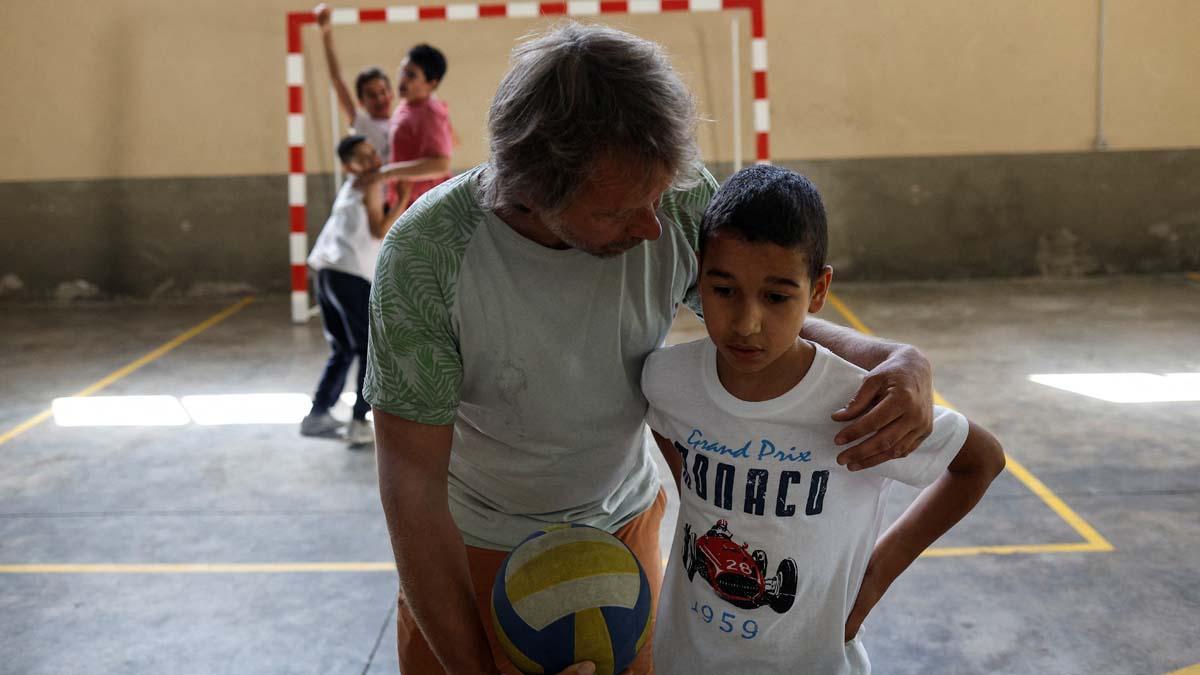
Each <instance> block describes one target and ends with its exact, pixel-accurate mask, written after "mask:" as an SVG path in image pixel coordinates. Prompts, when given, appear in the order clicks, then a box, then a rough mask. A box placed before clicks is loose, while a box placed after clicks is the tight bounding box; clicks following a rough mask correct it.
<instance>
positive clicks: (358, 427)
mask: <svg viewBox="0 0 1200 675" xmlns="http://www.w3.org/2000/svg"><path fill="white" fill-rule="evenodd" d="M346 441H347V442H349V443H350V446H351V447H355V446H359V445H370V444H372V443H374V442H375V429H373V428H372V427H371V423H370V422H368V421H366V420H350V426H349V427H347V428H346Z"/></svg>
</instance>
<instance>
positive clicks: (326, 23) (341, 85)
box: [313, 3, 356, 124]
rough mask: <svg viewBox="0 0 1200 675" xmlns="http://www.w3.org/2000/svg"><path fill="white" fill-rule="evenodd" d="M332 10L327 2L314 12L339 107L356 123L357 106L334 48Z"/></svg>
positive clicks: (349, 119)
mask: <svg viewBox="0 0 1200 675" xmlns="http://www.w3.org/2000/svg"><path fill="white" fill-rule="evenodd" d="M331 11H332V10H330V9H329V7H328V6H327V5H326V4H325V3H321V4H319V5H317V7H316V9H314V10H313V14H315V15H316V17H317V25H318V26H319V27H320V29H321V44H322V45H323V46H324V47H325V65H327V66H329V81H330V83H332V84H333V90H334V91H336V92H337V99H338V107H340V108H341V109H342V112H343V113H345V114H346V119H347V122H346V123H347V124H354V114H355V112H356V108H355V105H354V99H353V98H352V97H351V96H350V89H349V87H347V86H346V83H345V82H343V81H342V68H341V66H340V65H338V58H337V52H335V51H334V50H333V26H332V25H330V14H331Z"/></svg>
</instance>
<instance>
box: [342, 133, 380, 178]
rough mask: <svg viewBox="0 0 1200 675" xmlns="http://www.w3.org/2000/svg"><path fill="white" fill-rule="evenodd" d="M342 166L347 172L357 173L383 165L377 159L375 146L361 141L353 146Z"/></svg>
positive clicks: (376, 168) (369, 170) (368, 171)
mask: <svg viewBox="0 0 1200 675" xmlns="http://www.w3.org/2000/svg"><path fill="white" fill-rule="evenodd" d="M342 166H343V167H344V168H345V169H346V172H347V173H352V174H355V175H358V174H363V173H370V172H371V171H376V170H378V169H379V167H380V166H383V161H382V160H380V159H379V153H378V152H376V150H375V146H373V145H371V144H370V143H368V142H366V141H363V142H362V143H359V144H358V145H356V146H354V153H353V154H352V156H351V157H350V161H349V162H345V163H344V164H343V165H342Z"/></svg>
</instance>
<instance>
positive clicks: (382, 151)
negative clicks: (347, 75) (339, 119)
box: [313, 3, 392, 161]
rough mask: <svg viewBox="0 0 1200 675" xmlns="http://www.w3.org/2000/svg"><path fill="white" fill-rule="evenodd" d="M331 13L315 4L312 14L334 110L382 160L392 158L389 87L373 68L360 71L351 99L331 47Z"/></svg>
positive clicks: (379, 73) (382, 75)
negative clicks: (389, 129) (323, 51)
mask: <svg viewBox="0 0 1200 675" xmlns="http://www.w3.org/2000/svg"><path fill="white" fill-rule="evenodd" d="M331 13H332V12H331V10H330V9H329V7H328V6H327V5H325V4H324V3H322V4H320V5H317V7H316V9H314V10H313V14H314V15H315V16H316V17H317V25H318V26H319V27H320V29H321V44H322V45H324V47H325V65H327V66H328V67H329V81H330V82H331V83H332V84H333V90H334V92H336V93H337V101H338V108H340V109H341V111H342V114H343V115H345V116H346V124H348V125H349V127H350V129H351V130H352V132H353V133H355V134H358V135H360V136H365V137H366V139H367V141H369V142H370V143H371V145H372V146H373V147H374V148H375V152H377V153H378V154H379V157H380V158H381V159H383V160H384V161H388V159H389V158H390V157H391V156H392V151H391V141H390V139H389V138H388V125H389V124H390V122H391V116H392V85H391V82H389V81H388V76H387V75H386V74H385V73H384V72H383V71H382V70H380V69H379V68H378V67H376V66H371V67H369V68H366V69H364V70H363V71H362V72H360V73H359V74H358V76H357V77H355V78H354V94H355V98H357V100H358V103H357V105H356V104H355V98H351V97H350V89H349V88H348V87H347V86H346V82H345V81H344V80H342V69H341V66H340V65H339V64H338V57H337V52H336V51H334V48H333V26H332V25H331V24H330V15H331Z"/></svg>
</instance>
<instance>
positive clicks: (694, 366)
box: [642, 166, 1004, 675]
mask: <svg viewBox="0 0 1200 675" xmlns="http://www.w3.org/2000/svg"><path fill="white" fill-rule="evenodd" d="M700 237H701V243H700V255H701V267H700V278H699V289H700V295H701V300H702V303H703V310H704V321H705V327H706V329H707V330H708V334H709V338H708V339H705V340H700V341H697V342H692V343H689V344H684V345H678V346H675V347H671V348H668V349H663V350H659V351H657V352H655V353H653V354H651V355H650V357H649V358H648V359H647V361H646V365H645V368H644V370H643V374H642V388H643V391H644V392H645V394H646V398H647V399H648V401H649V404H650V409H649V413H648V416H647V421H648V423H649V424H650V427H651V428H652V429H653V430H654V432H655V438H656V440H658V442H659V445H660V447H661V449H662V452H663V455H664V456H665V457H666V458H667V461H668V463H669V464H670V465H671V468H672V470H673V471H674V474H675V481H676V484H677V486H679V489H680V493H681V499H680V502H681V504H680V510H679V522H678V525H677V528H676V537H675V541H676V544H675V546H673V547H672V553H671V560H670V563H669V565H668V567H667V571H666V576H665V579H664V582H663V590H662V597H661V600H660V603H659V608H658V615H657V616H658V623H657V625H658V628H657V632H656V634H655V639H654V656H655V671H656V672H657V673H659V675H669V674H671V673H734V672H737V673H784V672H788V673H820V674H824V673H837V674H839V675H840V674H851V673H853V674H858V673H869V672H870V670H871V665H870V661H869V660H868V658H867V654H866V651H865V649H864V648H863V645H862V642H861V640H860V637H859V628H860V626H861V625H862V622H863V619H864V618H865V617H866V616H867V614H868V613H869V612H870V611H871V609H872V608H873V607H874V606H875V604H876V603H877V602H878V601H879V599H880V598H881V597H882V596H883V594H884V592H885V591H886V590H887V588H888V586H889V585H890V584H891V583H892V582H893V581H894V580H895V579H896V577H897V576H898V575H899V574H900V573H901V572H902V571H904V569H905V568H907V567H908V566H909V565H910V564H911V563H912V562H913V561H914V560H916V558H917V556H918V555H920V553H921V552H922V551H924V550H925V549H926V548H928V547H929V546H930V545H931V544H932V543H933V542H934V541H935V540H937V538H938V537H940V536H941V535H942V534H944V533H945V532H946V531H947V530H949V529H950V527H951V526H953V525H954V524H955V523H956V522H958V521H959V520H960V519H961V518H962V517H963V516H965V515H966V514H967V512H968V511H970V510H971V508H972V507H973V506H974V505H975V504H976V503H978V501H979V499H980V498H981V497H982V496H983V494H984V492H985V491H986V490H987V487H988V485H989V484H990V483H991V482H992V480H993V479H994V478H995V477H996V476H997V475H998V474H999V473H1000V471H1001V470H1002V469H1003V468H1004V453H1003V451H1002V450H1001V448H1000V445H999V444H998V443H997V442H996V440H995V439H994V438H993V437H992V436H991V435H990V434H989V433H988V432H987V431H985V430H983V429H982V428H980V427H978V426H976V425H975V424H973V423H970V422H968V421H967V419H966V418H964V417H963V416H962V415H960V414H959V413H957V412H954V411H951V410H947V409H944V408H935V411H934V425H933V432H932V434H931V435H930V436H929V437H928V438H926V439H925V440H924V441H923V442H922V443H921V445H920V446H919V447H918V448H917V449H916V450H915V451H914V452H913V453H912V454H911V455H910V456H908V457H905V458H903V459H900V460H896V461H892V462H887V463H885V464H881V465H879V466H876V467H873V468H869V469H862V470H852V467H845V466H840V465H839V464H838V463H837V460H836V457H837V455H838V453H839V452H840V450H841V448H839V447H838V446H835V445H833V443H832V442H831V440H830V439H832V438H833V437H834V435H835V434H836V433H837V430H838V428H839V424H838V423H837V422H834V421H833V420H832V419H831V418H830V416H831V415H832V414H833V413H834V412H836V411H837V410H838V409H839V408H841V407H842V406H843V404H844V402H845V401H846V400H849V398H850V397H851V396H852V395H853V394H854V392H855V391H856V390H857V389H858V387H859V386H860V384H861V381H862V379H863V376H864V371H863V370H862V369H860V368H858V367H857V366H854V365H852V364H850V363H848V362H846V361H844V360H842V359H840V358H838V357H837V356H835V355H834V354H832V353H831V352H829V351H828V350H826V349H825V348H824V347H821V346H820V345H817V344H814V343H811V342H808V341H806V340H803V339H800V338H799V337H797V336H798V335H799V334H800V327H801V326H802V325H803V323H804V320H805V318H806V317H807V315H808V313H809V312H817V311H818V310H820V309H821V306H822V304H823V303H824V301H825V295H826V293H827V292H828V290H829V285H830V279H831V275H832V269H831V268H830V267H829V266H827V265H826V264H825V252H826V247H827V243H826V241H827V234H826V223H825V210H824V207H823V206H822V204H821V198H820V195H819V194H818V193H817V190H816V188H815V187H813V185H812V184H811V183H810V182H809V181H808V180H807V179H806V178H804V177H803V176H801V175H799V174H797V173H795V172H792V171H789V170H787V169H782V168H779V167H772V166H755V167H751V168H749V169H745V170H743V171H740V172H738V173H737V174H735V175H734V176H733V177H732V178H730V179H729V181H728V182H726V184H725V185H724V186H723V187H722V188H721V190H720V191H719V192H718V193H717V194H716V196H715V197H714V198H713V200H712V202H711V203H710V205H709V206H708V209H707V211H706V212H705V214H704V219H703V222H702V225H701V233H700ZM894 480H897V481H900V482H903V483H907V484H909V485H913V486H917V487H924V488H925V490H924V491H923V492H922V493H921V495H920V496H919V497H918V498H917V500H916V501H915V502H914V503H913V504H912V505H911V506H910V507H909V508H908V510H907V511H905V512H904V514H903V515H902V516H901V517H900V519H899V520H897V521H896V523H895V524H894V525H892V526H891V527H890V528H889V529H888V531H887V532H885V533H884V534H883V536H882V537H879V538H878V541H876V537H877V536H878V533H879V529H880V525H881V521H882V519H883V511H884V506H885V504H886V498H887V493H888V487H889V485H890V484H891V482H892V481H894Z"/></svg>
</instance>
